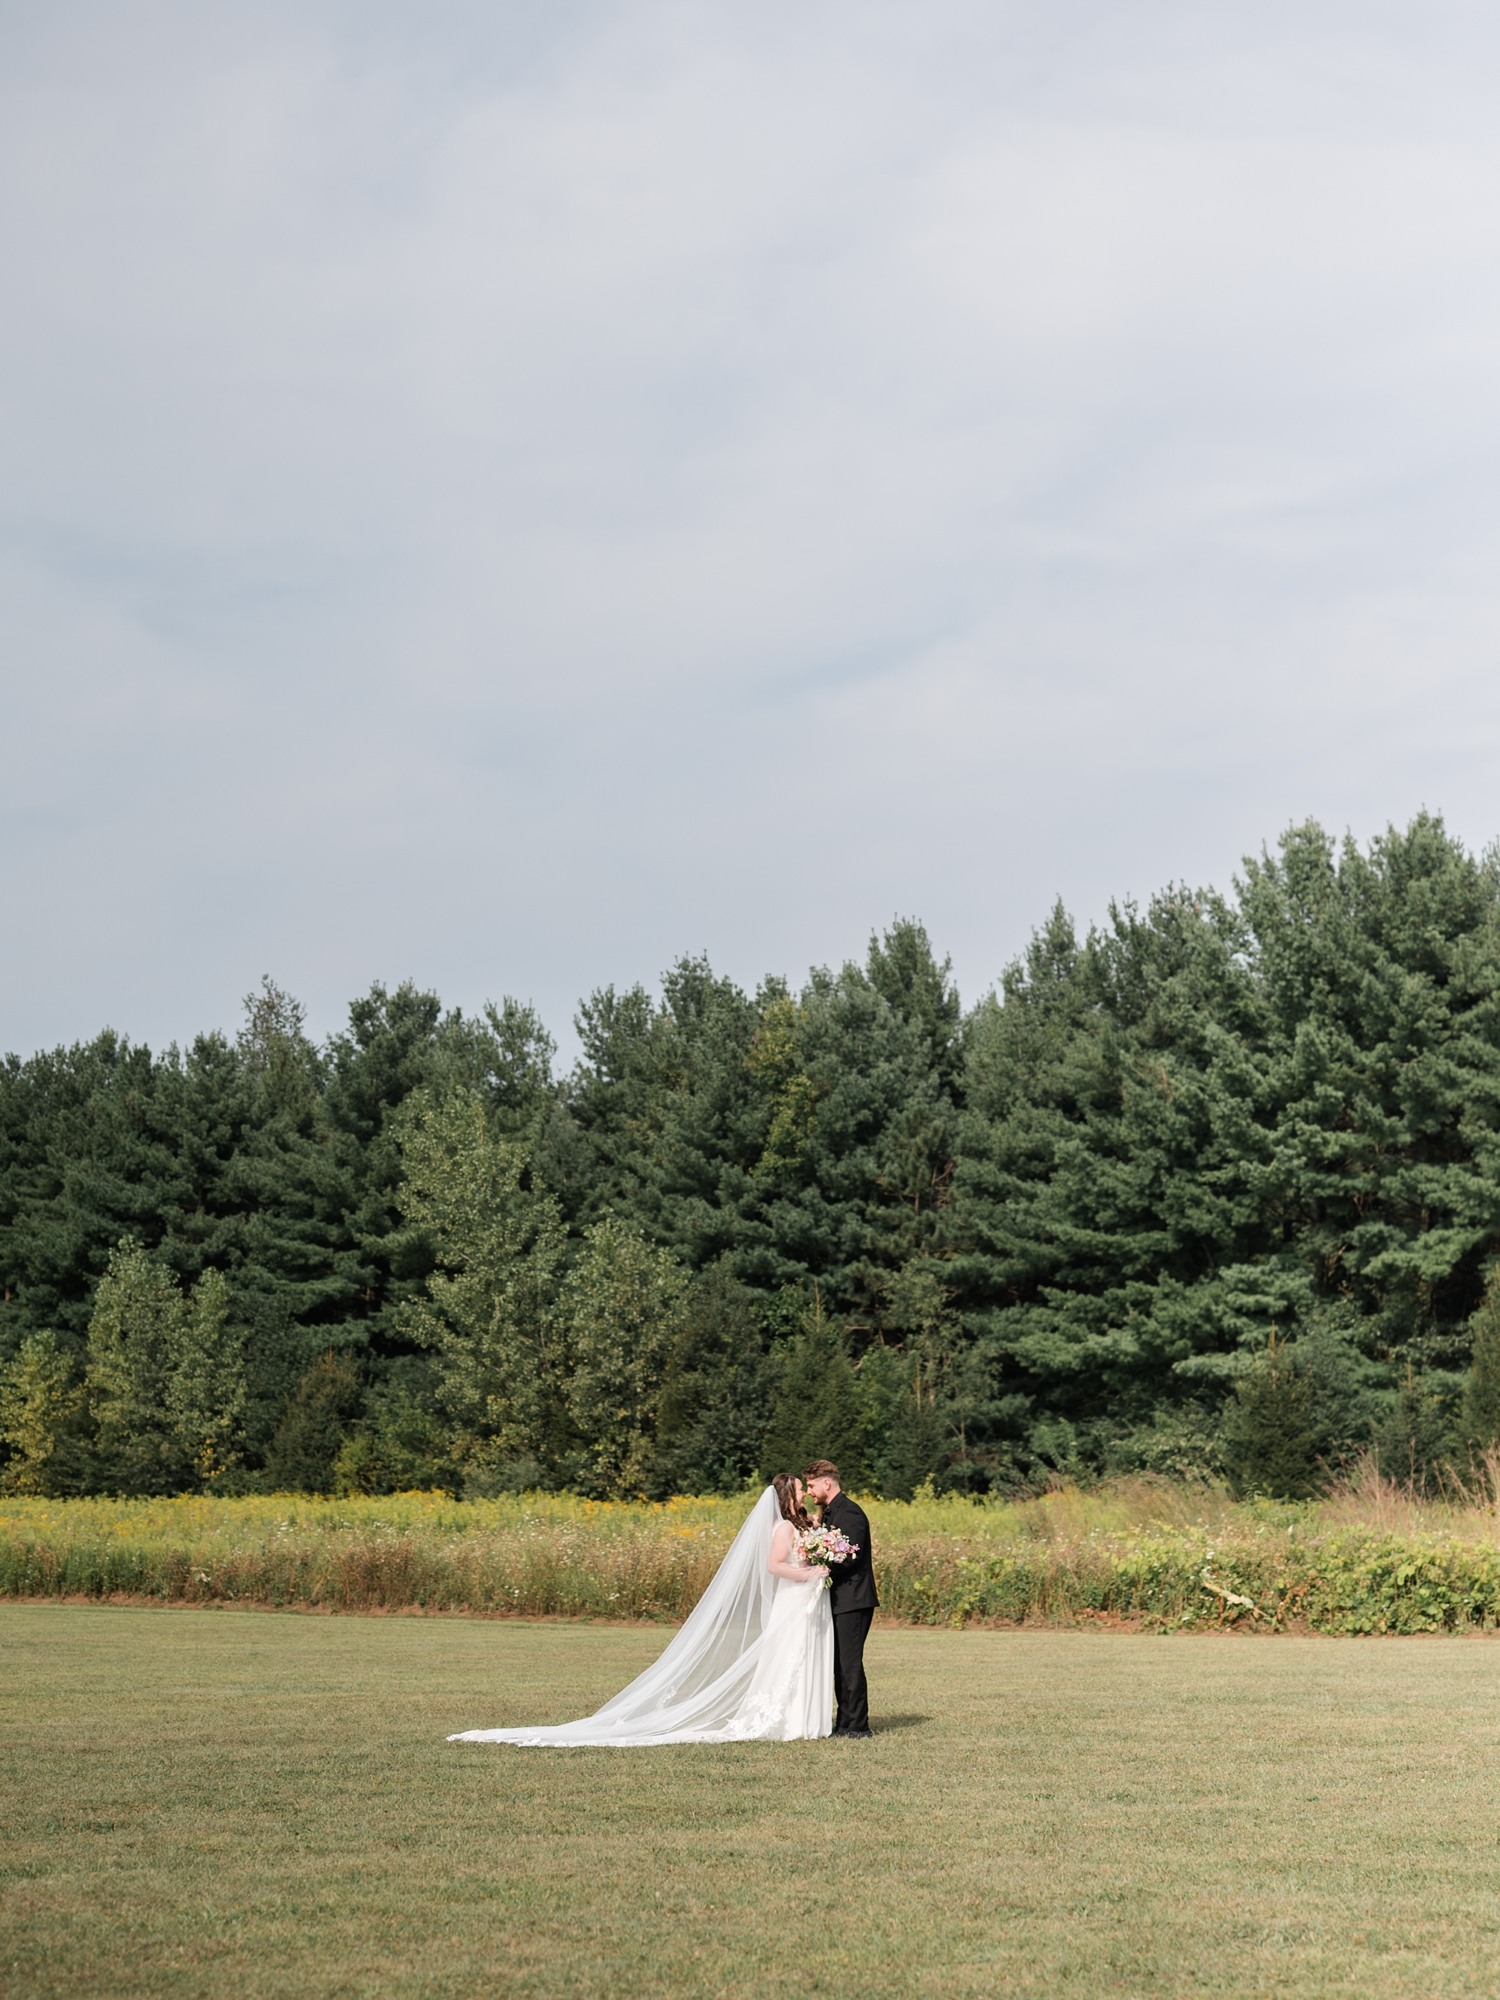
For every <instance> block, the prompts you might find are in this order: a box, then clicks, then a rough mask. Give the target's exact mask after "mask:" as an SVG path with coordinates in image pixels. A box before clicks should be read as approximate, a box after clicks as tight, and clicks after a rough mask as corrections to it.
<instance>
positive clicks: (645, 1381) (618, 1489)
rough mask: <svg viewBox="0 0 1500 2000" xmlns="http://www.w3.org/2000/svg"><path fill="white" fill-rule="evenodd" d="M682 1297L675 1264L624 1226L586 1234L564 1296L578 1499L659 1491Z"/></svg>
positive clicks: (600, 1225) (608, 1222) (572, 1479)
mask: <svg viewBox="0 0 1500 2000" xmlns="http://www.w3.org/2000/svg"><path fill="white" fill-rule="evenodd" d="M684 1292H685V1281H684V1276H683V1272H682V1268H681V1266H680V1265H679V1264H678V1263H677V1261H676V1259H675V1258H673V1257H672V1256H671V1255H670V1254H669V1253H668V1252H667V1251H665V1250H657V1249H654V1248H653V1247H652V1246H651V1245H650V1244H649V1243H647V1242H646V1240H645V1238H644V1237H643V1236H641V1235H640V1234H639V1232H638V1231H636V1230H634V1229H632V1228H631V1227H630V1226H629V1225H628V1224H627V1223H624V1222H620V1221H618V1220H617V1219H616V1218H615V1217H613V1216H607V1217H606V1218H605V1219H604V1220H603V1221H602V1222H596V1223H594V1224H593V1225H592V1227H590V1228H589V1229H587V1230H585V1232H584V1237H583V1245H582V1248H581V1249H580V1251H579V1254H578V1258H577V1261H576V1262H575V1264H574V1265H573V1268H572V1270H571V1271H570V1272H569V1274H568V1279H567V1283H566V1285H565V1286H564V1288H563V1298H562V1316H563V1319H564V1322H565V1325H566V1329H567V1341H568V1355H569V1361H570V1364H571V1369H570V1373H569V1376H568V1382H567V1400H568V1417H569V1421H570V1423H571V1426H572V1431H573V1436H574V1438H575V1439H576V1440H577V1442H576V1443H575V1445H574V1447H573V1450H572V1452H571V1454H570V1456H569V1459H568V1464H567V1471H568V1475H569V1476H568V1484H569V1485H570V1486H572V1487H573V1488H574V1489H575V1490H576V1491H578V1492H580V1493H587V1494H591V1495H595V1496H597V1497H598V1498H600V1499H619V1498H625V1497H633V1496H635V1495H637V1494H644V1493H647V1492H649V1491H650V1490H651V1488H652V1487H653V1486H654V1485H655V1484H656V1483H657V1478H656V1466H655V1437H656V1423H657V1412H658V1408H659V1405H660V1401H661V1393H662V1381H663V1378H664V1376H665V1374H666V1372H667V1368H668V1364H669V1361H670V1359H671V1357H672V1354H673V1352H674V1349H677V1348H678V1345H679V1332H680V1327H681V1320H682V1312H683V1305H684Z"/></svg>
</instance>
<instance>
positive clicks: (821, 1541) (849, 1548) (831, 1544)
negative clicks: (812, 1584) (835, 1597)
mask: <svg viewBox="0 0 1500 2000" xmlns="http://www.w3.org/2000/svg"><path fill="white" fill-rule="evenodd" d="M797 1547H798V1548H799V1549H800V1550H801V1552H802V1560H803V1561H804V1562H805V1563H806V1564H807V1566H808V1568H809V1569H814V1568H816V1567H817V1566H818V1565H819V1564H820V1563H841V1562H848V1560H849V1558H850V1556H857V1555H858V1554H859V1544H858V1542H851V1541H850V1540H849V1538H848V1536H847V1535H841V1534H840V1533H839V1531H838V1529H837V1528H804V1529H803V1531H802V1533H801V1534H800V1535H799V1536H798V1537H797ZM832 1581H833V1579H832V1578H831V1577H827V1576H825V1577H824V1579H823V1588H824V1589H825V1590H827V1588H828V1587H829V1585H830V1584H831V1583H832Z"/></svg>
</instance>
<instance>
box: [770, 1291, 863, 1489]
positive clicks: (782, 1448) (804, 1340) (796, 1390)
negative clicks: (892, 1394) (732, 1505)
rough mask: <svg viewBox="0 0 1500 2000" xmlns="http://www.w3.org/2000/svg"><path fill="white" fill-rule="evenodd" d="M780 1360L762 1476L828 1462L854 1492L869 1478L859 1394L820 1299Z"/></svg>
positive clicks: (800, 1470) (843, 1352) (838, 1339)
mask: <svg viewBox="0 0 1500 2000" xmlns="http://www.w3.org/2000/svg"><path fill="white" fill-rule="evenodd" d="M779 1360H780V1376H781V1380H780V1383H779V1386H778V1393H777V1397H776V1407H775V1413H774V1415H773V1416H772V1419H771V1428H770V1430H769V1432H768V1433H767V1435H766V1440H765V1444H764V1446H763V1447H762V1452H761V1477H762V1478H763V1479H766V1480H769V1479H771V1478H772V1477H774V1475H775V1474H776V1473H778V1472H791V1473H796V1474H798V1475H799V1476H800V1474H801V1472H802V1469H803V1467H804V1466H806V1465H809V1464H811V1462H812V1461H813V1460H814V1459H817V1458H828V1459H832V1460H833V1462H834V1464H835V1465H837V1466H838V1468H839V1472H840V1474H841V1476H842V1480H843V1484H844V1485H845V1486H847V1487H848V1488H849V1489H850V1490H851V1491H852V1490H854V1489H855V1488H856V1487H858V1486H859V1485H860V1484H861V1483H862V1482H863V1480H864V1478H865V1452H864V1425H863V1422H862V1420H861V1412H860V1406H859V1391H858V1388H857V1386H856V1384H855V1380H854V1369H853V1367H852V1366H851V1365H850V1361H849V1356H848V1352H847V1351H846V1349H845V1346H844V1342H843V1338H842V1336H841V1334H840V1333H839V1330H838V1328H837V1327H836V1326H835V1324H834V1323H833V1321H832V1320H831V1319H830V1318H829V1316H828V1315H827V1314H826V1313H825V1312H824V1311H823V1307H822V1301H821V1300H820V1299H819V1298H817V1297H816V1295H815V1296H814V1300H813V1305H812V1308H811V1310H810V1311H808V1312H807V1313H806V1314H805V1315H804V1316H803V1320H802V1326H801V1330H800V1331H799V1332H798V1333H797V1334H796V1335H794V1336H793V1338H792V1339H791V1340H790V1341H788V1342H787V1343H786V1345H785V1347H784V1349H783V1351H782V1353H781V1355H780V1357H779Z"/></svg>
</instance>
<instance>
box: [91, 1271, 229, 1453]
mask: <svg viewBox="0 0 1500 2000" xmlns="http://www.w3.org/2000/svg"><path fill="white" fill-rule="evenodd" d="M86 1379H87V1384H88V1395H89V1401H90V1406H91V1410H92V1414H93V1419H94V1426H95V1451H96V1454H97V1457H98V1460H99V1463H100V1465H101V1467H102V1468H103V1469H104V1472H103V1483H107V1484H110V1485H113V1486H114V1487H115V1488H116V1489H117V1490H118V1491H120V1492H123V1493H171V1492H176V1491H180V1490H181V1489H182V1488H183V1487H184V1486H195V1485H212V1484H213V1482H214V1481H215V1480H217V1479H219V1478H221V1477H222V1476H223V1475H224V1473H226V1472H227V1471H229V1470H230V1468H231V1467H233V1466H234V1465H235V1464H236V1463H237V1461H238V1458H239V1434H240V1419H241V1415H242V1412H243V1408H244V1400H245V1361H244V1353H243V1344H242V1336H241V1335H240V1334H239V1333H238V1332H237V1331H236V1330H235V1329H233V1328H232V1327H231V1326H230V1324H229V1288H228V1286H227V1285H226V1284H225V1282H224V1279H223V1276H222V1274H221V1273H219V1272H218V1271H214V1270H208V1271H205V1272H204V1274H203V1276H202V1277H201V1278H200V1280H199V1281H198V1283H197V1285H196V1286H195V1287H194V1288H193V1291H192V1293H191V1294H190V1295H189V1296H187V1297H184V1295H183V1293H182V1291H181V1290H180V1289H179V1287H178V1285H177V1281H176V1279H175V1278H174V1277H173V1275H172V1273H171V1271H170V1270H168V1268H167V1267H166V1266H165V1265H164V1264H162V1263H160V1262H159V1261H158V1260H157V1259H156V1258H154V1257H152V1256H150V1255H148V1253H147V1252H146V1251H145V1250H143V1249H142V1248H141V1246H140V1244H139V1243H136V1242H133V1241H132V1240H131V1239H130V1238H129V1237H127V1238H125V1239H124V1240H123V1241H122V1242H121V1243H120V1244H119V1245H118V1246H117V1248H116V1250H115V1252H114V1254H113V1256H112V1257H111V1258H110V1261H109V1268H108V1270H107V1271H106V1272H105V1274H104V1277H103V1279H102V1280H101V1281H100V1285H99V1291H98V1296H97V1300H96V1303H95V1307H94V1316H93V1318H92V1319H91V1320H90V1322H89V1332H88V1367H87V1378H86Z"/></svg>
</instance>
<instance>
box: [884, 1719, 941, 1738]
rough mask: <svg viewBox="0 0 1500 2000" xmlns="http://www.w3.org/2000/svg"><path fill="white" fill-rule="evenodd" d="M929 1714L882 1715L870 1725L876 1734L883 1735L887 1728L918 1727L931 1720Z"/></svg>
mask: <svg viewBox="0 0 1500 2000" xmlns="http://www.w3.org/2000/svg"><path fill="white" fill-rule="evenodd" d="M931 1720H932V1717H931V1716H930V1715H882V1716H881V1718H880V1720H879V1721H878V1722H872V1723H871V1724H870V1727H871V1728H872V1729H873V1730H874V1731H875V1734H876V1735H877V1736H884V1734H885V1732H886V1731H887V1730H888V1729H920V1728H921V1727H922V1725H923V1723H924V1722H931Z"/></svg>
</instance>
